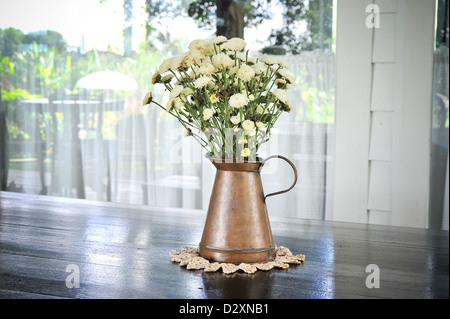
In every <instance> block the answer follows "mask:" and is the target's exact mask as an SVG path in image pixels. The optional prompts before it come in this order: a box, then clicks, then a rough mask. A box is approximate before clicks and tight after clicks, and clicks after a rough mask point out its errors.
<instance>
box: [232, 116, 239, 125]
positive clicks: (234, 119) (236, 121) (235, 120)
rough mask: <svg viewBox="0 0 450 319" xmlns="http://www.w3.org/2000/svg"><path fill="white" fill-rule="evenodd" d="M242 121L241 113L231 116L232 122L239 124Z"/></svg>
mask: <svg viewBox="0 0 450 319" xmlns="http://www.w3.org/2000/svg"><path fill="white" fill-rule="evenodd" d="M240 121H241V117H240V116H239V115H235V116H232V117H230V122H231V123H233V124H235V125H236V124H238V123H239V122H240Z"/></svg>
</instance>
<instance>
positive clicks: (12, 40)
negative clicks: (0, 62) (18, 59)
mask: <svg viewBox="0 0 450 319" xmlns="http://www.w3.org/2000/svg"><path fill="white" fill-rule="evenodd" d="M24 38H25V34H24V33H23V32H22V31H20V30H18V29H14V28H7V29H4V30H2V29H0V55H1V56H4V57H5V56H7V57H12V56H13V55H14V54H15V53H16V52H17V51H19V50H20V49H21V45H22V43H23V40H24Z"/></svg>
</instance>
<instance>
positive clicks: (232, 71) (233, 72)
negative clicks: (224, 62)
mask: <svg viewBox="0 0 450 319" xmlns="http://www.w3.org/2000/svg"><path fill="white" fill-rule="evenodd" d="M238 70H239V67H238V66H237V65H236V66H233V67H232V68H231V69H230V71H228V74H230V75H233V74H236V73H237V71H238Z"/></svg>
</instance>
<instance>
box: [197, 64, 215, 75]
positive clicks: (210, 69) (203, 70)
mask: <svg viewBox="0 0 450 319" xmlns="http://www.w3.org/2000/svg"><path fill="white" fill-rule="evenodd" d="M214 70H215V68H214V65H212V64H211V63H202V64H200V65H199V66H198V67H197V68H195V72H197V73H198V74H204V75H210V74H212V73H214Z"/></svg>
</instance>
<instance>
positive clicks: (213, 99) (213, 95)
mask: <svg viewBox="0 0 450 319" xmlns="http://www.w3.org/2000/svg"><path fill="white" fill-rule="evenodd" d="M209 101H211V103H217V102H219V98H218V97H217V95H216V94H215V93H212V94H210V95H209Z"/></svg>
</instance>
